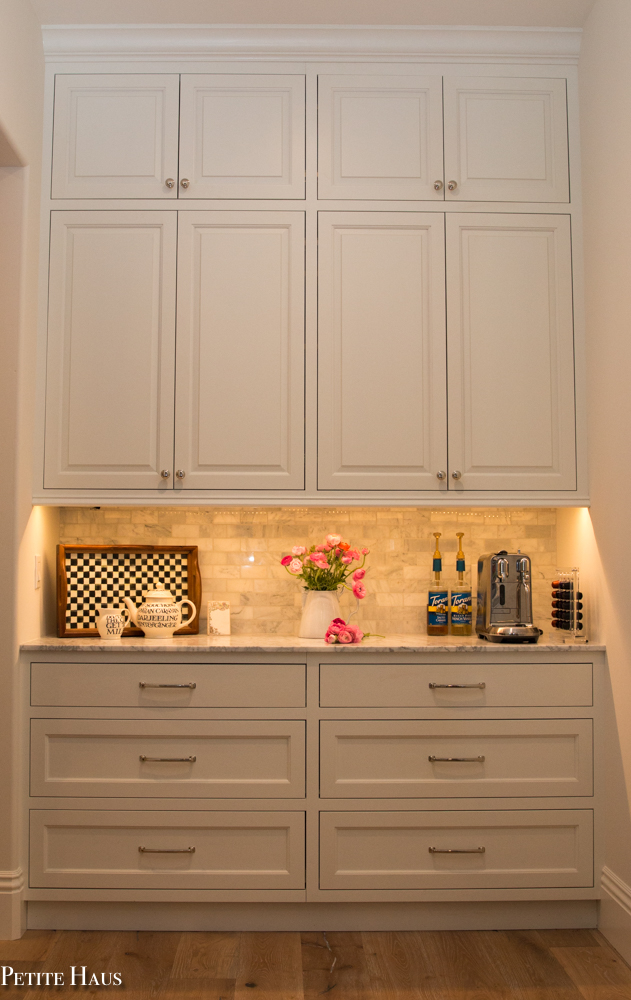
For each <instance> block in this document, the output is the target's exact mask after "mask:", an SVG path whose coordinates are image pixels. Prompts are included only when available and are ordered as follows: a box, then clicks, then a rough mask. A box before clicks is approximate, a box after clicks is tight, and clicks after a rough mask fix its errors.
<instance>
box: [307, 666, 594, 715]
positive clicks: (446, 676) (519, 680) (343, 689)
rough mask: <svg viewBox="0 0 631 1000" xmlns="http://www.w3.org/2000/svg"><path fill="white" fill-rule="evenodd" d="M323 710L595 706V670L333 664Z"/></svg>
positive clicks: (323, 685)
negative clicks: (593, 681) (593, 692)
mask: <svg viewBox="0 0 631 1000" xmlns="http://www.w3.org/2000/svg"><path fill="white" fill-rule="evenodd" d="M433 685H440V686H438V687H436V686H433ZM450 685H456V686H453V687H452V686H450ZM463 685H464V686H463ZM320 704H321V705H322V707H323V708H412V707H417V706H418V707H422V708H493V707H498V708H504V707H511V706H514V707H516V708H518V707H525V708H528V707H538V706H541V707H543V706H550V707H555V706H562V705H565V706H575V705H576V706H582V705H591V704H592V664H591V663H524V664H522V663H519V664H507V663H475V662H471V663H458V664H453V665H449V666H445V665H444V664H440V665H437V664H433V665H432V664H427V663H392V664H390V663H349V662H345V663H328V662H327V663H321V664H320Z"/></svg>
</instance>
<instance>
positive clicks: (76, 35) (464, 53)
mask: <svg viewBox="0 0 631 1000" xmlns="http://www.w3.org/2000/svg"><path fill="white" fill-rule="evenodd" d="M42 34H43V38H44V51H45V53H46V59H47V61H48V62H86V61H89V62H110V61H116V62H128V61H129V62H138V61H141V62H142V61H149V60H159V61H160V62H165V61H166V62H169V61H173V62H179V63H182V62H187V61H188V62H194V61H199V60H200V59H222V60H225V59H237V58H238V59H245V60H257V61H265V60H278V59H299V60H301V61H304V60H307V61H308V60H323V59H326V60H338V59H340V60H341V59H343V60H345V61H361V60H365V59H367V58H369V59H372V60H376V61H379V60H380V59H382V60H390V61H392V60H393V59H396V60H399V59H419V60H422V61H423V62H462V61H466V62H474V63H475V62H489V61H493V62H511V63H513V64H514V63H529V62H536V63H539V64H541V63H549V64H550V63H563V64H568V63H569V64H571V63H575V62H577V60H578V55H579V50H580V43H581V34H582V31H581V29H580V28H567V29H566V28H494V27H493V28H487V27H477V26H474V27H451V26H449V27H434V26H425V25H423V26H419V25H411V26H409V27H405V26H403V25H396V26H389V25H383V26H379V25H375V26H373V25H291V24H274V25H261V24H259V25H230V24H222V25H208V24H199V25H194V24H188V25H182V24H122V25H115V24H94V25H85V24H71V25H67V24H52V25H44V26H43V27H42Z"/></svg>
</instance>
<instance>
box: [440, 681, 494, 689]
mask: <svg viewBox="0 0 631 1000" xmlns="http://www.w3.org/2000/svg"><path fill="white" fill-rule="evenodd" d="M429 687H430V691H435V690H436V688H479V689H480V691H484V688H485V687H486V682H485V681H480V683H479V684H434V683H433V682H432V681H430V684H429Z"/></svg>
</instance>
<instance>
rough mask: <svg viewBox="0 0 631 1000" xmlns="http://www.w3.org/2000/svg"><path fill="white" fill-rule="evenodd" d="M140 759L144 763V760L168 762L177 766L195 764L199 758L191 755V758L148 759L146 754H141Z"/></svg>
mask: <svg viewBox="0 0 631 1000" xmlns="http://www.w3.org/2000/svg"><path fill="white" fill-rule="evenodd" d="M138 759H139V760H143V761H144V760H159V761H168V762H169V763H177V764H194V763H195V761H196V760H197V757H196V756H195V755H194V754H193V755H191V756H190V757H146V756H145V755H144V753H141V754H140V757H139V758H138Z"/></svg>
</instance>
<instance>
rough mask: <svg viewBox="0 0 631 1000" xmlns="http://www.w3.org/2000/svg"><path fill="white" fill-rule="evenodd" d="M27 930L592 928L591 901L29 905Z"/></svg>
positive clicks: (594, 921)
mask: <svg viewBox="0 0 631 1000" xmlns="http://www.w3.org/2000/svg"><path fill="white" fill-rule="evenodd" d="M27 920H28V927H29V928H30V929H34V930H48V929H57V930H101V931H108V930H112V931H114V930H136V931H263V930H265V931H321V930H329V931H417V930H418V931H425V930H537V929H543V928H549V929H552V928H568V927H583V928H584V927H588V928H593V927H596V926H597V924H598V901H597V900H593V899H585V900H543V901H527V902H522V901H520V902H488V903H477V902H476V903H250V904H248V903H83V902H57V901H52V900H50V901H49V900H36V901H30V902H29V903H28V918H27Z"/></svg>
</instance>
